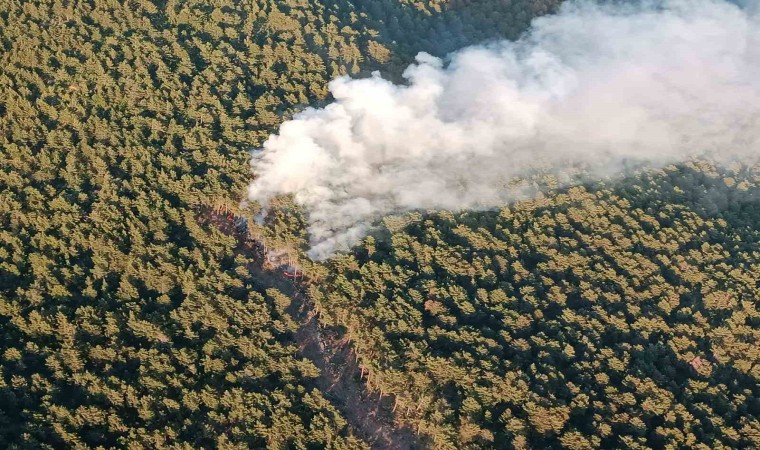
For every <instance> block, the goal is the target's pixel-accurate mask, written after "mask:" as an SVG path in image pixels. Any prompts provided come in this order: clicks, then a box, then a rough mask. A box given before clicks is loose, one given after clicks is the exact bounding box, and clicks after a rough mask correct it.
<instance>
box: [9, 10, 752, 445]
mask: <svg viewBox="0 0 760 450" xmlns="http://www.w3.org/2000/svg"><path fill="white" fill-rule="evenodd" d="M559 3H560V1H559V0H540V1H539V0H514V1H511V2H505V1H501V0H451V1H441V0H419V1H413V0H368V1H351V0H338V1H334V2H317V1H310V0H284V1H279V0H250V1H237V0H217V1H213V2H208V1H199V0H166V1H164V0H152V1H151V0H130V1H126V2H121V1H116V0H104V1H100V0H97V1H92V0H90V1H88V0H56V1H52V0H51V1H48V0H39V1H27V0H0V448H9V449H54V448H82V449H84V448H93V449H94V448H132V449H141V448H145V449H169V448H172V449H179V448H183V449H185V448H187V449H190V448H224V449H232V448H239V449H244V448H272V449H347V450H348V449H351V450H352V449H362V448H378V449H379V448H399V449H402V448H403V449H406V448H529V447H538V448H546V447H556V448H560V447H565V448H593V447H599V446H609V447H615V448H618V447H630V448H636V447H637V446H638V448H646V447H655V448H665V447H669V448H686V447H693V448H699V446H701V448H754V447H758V446H760V389H759V388H758V386H759V385H760V383H758V381H759V379H760V373H759V371H760V354H758V347H757V342H758V338H759V337H760V336H759V335H760V305H759V304H758V298H759V297H758V285H759V282H760V280H759V279H758V274H760V250H759V249H760V228H759V227H758V224H759V223H760V217H759V216H758V212H759V211H760V199H758V186H759V185H758V184H759V183H760V181H759V179H758V177H760V174H759V173H758V168H757V167H747V166H742V165H737V166H736V167H732V168H725V167H715V166H713V165H712V164H711V163H708V162H694V163H690V164H688V165H685V166H679V167H671V168H668V169H664V170H662V171H656V172H651V173H650V172H647V173H643V174H639V175H638V176H637V177H633V178H631V179H627V180H624V181H621V182H620V183H618V184H615V185H610V186H602V185H588V186H576V187H573V188H569V189H567V190H558V189H550V190H547V191H546V193H545V194H541V195H540V196H539V197H537V198H535V199H532V200H528V201H525V202H520V203H516V204H514V205H508V206H507V205H505V207H504V208H503V209H501V210H500V211H489V212H480V213H474V212H473V213H457V214H454V213H449V212H425V213H424V214H423V213H419V214H413V215H412V216H410V217H402V218H399V217H390V218H387V219H386V220H385V222H384V225H382V226H380V227H379V229H378V230H376V231H375V232H374V234H373V237H371V238H367V240H365V242H364V243H363V244H362V245H361V246H359V247H358V248H357V249H355V251H353V252H352V253H351V254H348V255H342V256H338V257H336V258H335V259H334V260H331V261H328V262H326V263H324V264H322V263H314V262H311V261H308V260H306V259H305V256H304V254H305V250H306V247H307V246H306V231H305V218H304V217H303V215H302V213H301V212H300V211H299V210H298V208H297V207H295V206H294V205H292V204H291V203H290V199H287V198H282V199H278V201H279V202H281V203H276V204H275V205H274V207H273V213H272V214H270V216H269V219H268V222H267V224H266V226H264V227H260V226H256V225H254V220H253V219H254V216H255V215H256V214H257V213H258V212H259V210H258V207H257V205H255V204H242V203H241V200H242V199H243V198H244V197H245V191H246V187H247V185H248V183H249V181H250V176H251V175H250V166H249V164H248V161H249V158H250V153H249V152H250V150H252V149H254V148H258V147H259V146H261V145H262V143H263V141H264V140H265V139H266V138H267V137H268V136H269V135H270V133H272V132H273V131H274V130H275V129H276V128H277V127H278V126H279V125H280V124H281V123H282V122H283V121H284V120H287V119H288V118H290V117H292V116H293V114H295V113H296V112H298V111H301V110H303V109H304V108H305V107H307V106H308V105H321V104H324V103H325V102H327V101H329V93H328V89H327V84H328V82H329V81H330V80H332V79H334V78H335V77H338V76H341V75H355V76H363V75H366V74H368V73H369V72H371V71H373V70H381V71H382V72H383V73H384V74H385V75H386V76H387V77H389V78H391V79H396V78H398V77H399V74H400V72H401V71H402V70H403V68H404V67H406V65H407V64H408V63H409V62H410V61H411V60H412V59H413V57H414V55H415V54H416V53H417V52H418V51H421V50H422V51H428V52H430V53H432V54H435V55H440V56H443V55H445V54H446V53H447V52H450V51H453V50H455V49H457V48H460V47H462V46H464V45H468V44H472V43H477V42H482V41H486V40H489V39H496V38H504V37H506V38H515V37H517V36H518V35H520V33H522V32H523V31H524V30H525V29H526V27H527V26H528V25H529V23H530V20H531V19H532V18H533V17H535V16H538V15H542V14H546V13H549V12H551V11H554V10H555V9H556V7H557V6H558V4H559ZM241 224H243V225H245V224H247V225H249V227H248V228H247V229H246V228H245V227H241V226H240V225H241ZM265 245H268V246H270V247H271V248H275V249H285V250H287V251H288V252H290V253H292V254H293V256H292V257H293V258H294V259H295V260H298V261H299V262H300V268H301V269H302V270H303V272H304V273H303V275H304V276H303V277H302V278H301V279H300V280H295V281H294V280H292V279H291V278H288V277H287V276H286V275H285V274H283V273H282V271H280V270H277V268H272V267H269V266H268V265H267V262H266V261H267V254H266V250H265V249H264V246H265ZM283 251H284V250H283ZM307 294H308V295H307Z"/></svg>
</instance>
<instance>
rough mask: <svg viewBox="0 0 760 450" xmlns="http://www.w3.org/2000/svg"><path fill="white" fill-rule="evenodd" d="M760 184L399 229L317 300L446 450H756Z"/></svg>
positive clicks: (759, 425) (572, 201)
mask: <svg viewBox="0 0 760 450" xmlns="http://www.w3.org/2000/svg"><path fill="white" fill-rule="evenodd" d="M759 206H760V167H754V168H749V167H743V166H740V165H738V166H736V167H734V168H733V169H730V170H729V169H725V170H721V169H718V168H716V167H713V166H712V165H711V164H709V163H707V162H704V161H703V162H699V163H694V164H690V165H687V166H684V167H675V166H673V167H669V168H667V169H666V170H662V171H657V172H652V173H646V174H641V175H639V176H636V177H632V178H631V179H628V180H624V181H622V182H619V183H616V184H615V185H611V186H603V185H594V186H577V187H573V188H570V189H568V190H565V191H561V192H555V193H553V194H551V195H547V196H539V197H537V198H536V199H534V200H531V201H524V202H520V203H517V204H515V205H512V206H510V207H505V208H503V209H502V210H500V211H498V212H493V213H461V214H452V213H447V212H434V213H428V214H417V215H411V216H408V217H397V218H388V219H386V221H385V225H384V227H382V229H381V230H379V231H378V235H377V236H374V237H369V238H367V239H366V240H365V241H364V243H363V245H362V246H360V247H359V248H357V249H356V250H355V252H354V253H353V254H351V255H345V256H342V257H338V258H335V259H334V260H333V261H331V262H330V263H329V271H328V275H327V278H326V282H325V283H321V284H320V285H319V287H318V288H317V287H314V288H313V298H314V299H315V301H316V303H317V309H318V310H319V311H320V312H321V314H322V319H323V321H324V323H326V324H331V325H332V326H336V327H338V328H339V329H341V331H342V332H343V333H344V334H345V335H346V337H347V339H349V340H350V341H352V342H353V345H354V348H355V350H356V352H357V355H358V357H359V358H360V361H361V366H362V368H363V369H362V370H363V371H366V378H367V382H368V383H369V384H370V385H371V386H372V387H373V388H374V389H377V390H379V391H381V392H383V393H385V394H386V395H390V396H392V397H393V398H394V400H393V402H394V409H395V410H396V411H397V413H398V414H397V415H398V418H399V420H400V421H402V422H405V423H408V424H410V425H412V426H413V427H414V428H415V429H416V430H418V432H419V433H421V434H423V435H426V436H428V437H429V439H430V441H431V442H432V443H433V447H434V448H483V447H487V448H569V449H590V448H623V447H625V448H642V449H643V448H672V449H675V448H701V449H705V450H706V449H717V448H725V449H728V448H758V447H759V446H760V346H758V342H759V341H760V303H759V302H758V298H760V230H759V229H758V228H757V224H758V223H760V207H759Z"/></svg>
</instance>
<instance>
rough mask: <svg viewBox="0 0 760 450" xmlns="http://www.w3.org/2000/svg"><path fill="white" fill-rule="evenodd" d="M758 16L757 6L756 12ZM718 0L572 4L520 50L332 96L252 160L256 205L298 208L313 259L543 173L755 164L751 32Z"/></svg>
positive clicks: (493, 198)
mask: <svg viewBox="0 0 760 450" xmlns="http://www.w3.org/2000/svg"><path fill="white" fill-rule="evenodd" d="M753 4H755V5H756V2H754V3H753ZM748 11H750V9H748V8H746V7H745V8H740V7H738V6H736V5H734V4H731V3H728V2H724V1H716V0H691V1H680V0H674V1H658V2H649V3H646V4H645V5H642V4H638V5H635V6H633V5H626V6H621V5H616V6H609V5H606V6H600V5H598V4H593V3H589V2H570V3H566V4H565V5H564V6H563V7H562V8H561V10H560V12H559V13H558V14H556V15H553V16H546V17H543V18H539V19H536V20H535V21H534V22H533V24H532V28H531V31H530V32H529V33H528V34H527V35H525V36H524V37H523V38H522V39H520V40H519V41H517V42H507V41H504V42H498V43H493V44H489V45H483V46H474V47H468V48H465V49H462V50H460V51H458V52H456V53H454V54H452V55H450V56H449V57H448V58H447V59H446V61H448V62H444V61H443V60H441V59H438V58H435V57H432V56H430V55H428V54H425V53H420V54H419V55H418V56H417V61H416V63H415V64H413V65H411V66H409V68H408V69H407V70H406V71H405V73H404V77H405V79H406V80H407V83H406V84H403V85H397V84H393V83H392V82H390V81H387V80H385V79H383V78H381V77H380V75H378V74H374V76H372V77H371V78H366V79H351V78H348V77H343V78H339V79H336V80H334V81H333V82H332V83H331V84H330V91H331V92H332V95H333V97H334V99H335V100H334V102H333V103H332V104H330V105H328V106H327V107H325V108H323V109H313V108H310V109H307V110H305V111H303V112H301V113H299V114H298V115H296V116H295V117H294V118H293V119H292V120H289V121H287V122H285V123H283V124H282V126H281V127H280V130H279V133H278V134H276V135H272V136H271V137H270V138H269V139H268V140H267V141H266V142H265V143H264V146H263V149H261V150H259V151H256V152H254V155H253V158H252V162H251V164H252V167H253V171H254V175H255V179H254V181H253V183H252V184H251V186H250V190H249V198H250V199H251V200H254V201H258V202H259V203H261V204H262V206H263V207H264V208H265V209H266V206H267V203H268V201H269V199H271V198H272V197H273V196H276V195H281V194H289V193H292V194H294V196H295V200H296V201H297V202H298V203H299V204H301V205H302V206H303V207H304V208H305V210H306V212H307V214H308V217H309V221H310V229H309V231H310V235H311V239H312V250H311V253H310V256H312V257H313V258H316V259H322V258H325V257H328V256H329V255H331V254H332V253H334V252H335V251H337V250H341V249H344V248H346V247H348V246H350V245H352V244H355V243H356V242H358V240H359V239H361V237H362V236H364V235H365V234H366V232H367V229H368V226H369V224H370V223H371V222H372V220H374V219H377V218H378V217H380V216H382V215H385V214H389V213H395V212H402V211H409V210H415V209H438V208H440V209H452V210H460V209H469V208H475V209H484V208H493V207H497V206H499V205H503V204H504V203H505V202H506V201H509V200H513V199H514V197H515V195H517V194H515V191H514V190H510V189H507V188H505V185H506V184H507V183H508V181H509V180H510V179H512V178H513V177H518V176H521V175H524V174H526V173H528V172H529V171H530V170H533V168H535V166H536V165H537V164H538V163H540V164H542V165H544V166H549V167H557V168H560V169H561V168H562V167H570V166H575V165H581V166H584V167H586V170H587V171H588V172H589V173H592V174H594V175H597V176H599V175H610V174H614V173H615V172H616V171H617V170H619V169H620V167H621V166H622V165H624V164H627V163H629V162H630V161H638V162H646V163H649V164H666V163H670V162H677V161H681V160H684V159H686V158H689V157H692V156H696V155H701V156H708V157H711V158H718V159H719V158H727V159H728V158H742V159H744V160H745V161H746V160H748V159H752V160H757V158H758V153H760V46H759V45H760V39H759V38H760V21H759V20H758V18H757V16H756V15H754V14H752V13H750V12H748Z"/></svg>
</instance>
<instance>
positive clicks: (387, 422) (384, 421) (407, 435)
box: [203, 211, 423, 450]
mask: <svg viewBox="0 0 760 450" xmlns="http://www.w3.org/2000/svg"><path fill="white" fill-rule="evenodd" d="M203 216H204V219H205V220H204V221H206V222H207V223H211V224H213V225H214V226H216V227H217V228H218V229H220V230H221V231H222V232H224V233H225V234H228V235H231V236H234V237H235V238H236V239H237V240H238V242H239V245H238V248H237V250H236V251H237V252H240V253H244V254H245V255H246V256H248V257H250V258H252V259H253V260H254V263H253V264H251V265H249V271H250V273H251V276H252V277H253V279H254V280H255V282H256V284H257V285H259V286H262V287H264V288H272V287H273V288H277V289H278V290H280V291H281V292H282V293H283V294H286V295H288V296H290V298H291V299H292V304H291V306H290V308H289V311H288V312H289V314H290V315H291V317H292V319H293V320H294V321H295V322H296V323H297V324H298V331H297V332H296V333H295V336H294V338H295V342H296V344H297V345H298V348H299V354H300V356H302V357H304V358H306V359H308V360H309V361H311V362H312V363H313V364H314V365H315V366H316V367H317V368H318V369H319V372H320V375H319V376H318V377H317V379H316V380H315V387H316V388H318V389H319V390H320V391H321V392H322V394H323V395H324V396H325V397H326V398H327V399H328V400H330V401H331V402H332V403H333V404H334V405H335V407H336V408H338V410H339V411H340V412H341V414H342V415H343V417H344V418H345V419H346V421H347V422H348V426H349V428H350V429H351V432H352V433H353V434H354V435H355V436H357V437H359V438H361V439H363V440H364V441H365V442H367V443H368V444H369V445H370V446H371V448H372V449H373V450H412V449H415V448H421V447H423V446H422V445H421V443H420V441H419V439H418V438H417V437H416V435H415V433H414V431H413V430H412V429H410V428H408V427H406V426H402V425H399V424H398V423H397V421H396V420H395V419H394V413H393V405H394V399H393V397H392V396H385V397H381V396H380V393H378V392H374V391H370V390H369V389H368V388H367V385H366V384H365V383H364V382H363V381H362V380H361V369H360V367H359V364H358V363H357V361H356V358H355V354H354V352H353V349H352V348H351V345H350V343H348V342H347V341H346V340H345V339H343V338H342V337H341V336H340V335H339V333H338V332H337V331H334V330H330V329H327V328H324V327H322V326H321V324H320V323H319V319H318V317H317V314H316V311H315V309H314V303H313V302H312V301H311V299H309V298H308V295H307V294H306V293H305V292H306V283H307V282H308V279H306V280H299V281H294V280H293V279H291V278H288V277H286V276H285V275H284V274H283V273H282V272H281V271H280V270H279V269H277V268H271V267H267V264H266V262H265V261H266V258H265V254H264V251H263V247H262V246H259V245H255V244H254V243H252V242H251V241H250V240H247V239H246V238H245V237H244V236H242V235H241V234H240V233H239V232H236V229H235V227H234V226H232V225H231V222H230V221H231V220H232V219H231V218H230V216H225V215H223V214H217V213H214V212H211V211H206V212H205V213H204V214H203Z"/></svg>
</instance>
